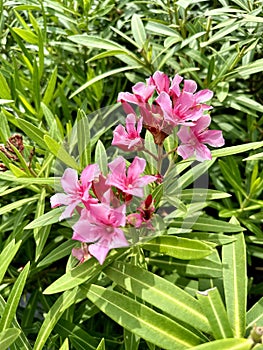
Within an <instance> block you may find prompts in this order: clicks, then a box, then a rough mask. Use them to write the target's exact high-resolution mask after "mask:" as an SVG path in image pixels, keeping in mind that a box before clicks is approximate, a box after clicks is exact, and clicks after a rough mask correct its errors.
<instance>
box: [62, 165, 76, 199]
mask: <svg viewBox="0 0 263 350" xmlns="http://www.w3.org/2000/svg"><path fill="white" fill-rule="evenodd" d="M61 185H62V187H63V190H64V191H65V192H66V193H68V194H74V195H76V194H77V193H78V192H79V190H80V185H79V183H78V173H77V171H76V170H75V169H71V168H67V169H66V170H65V171H64V174H63V176H62V178H61Z"/></svg>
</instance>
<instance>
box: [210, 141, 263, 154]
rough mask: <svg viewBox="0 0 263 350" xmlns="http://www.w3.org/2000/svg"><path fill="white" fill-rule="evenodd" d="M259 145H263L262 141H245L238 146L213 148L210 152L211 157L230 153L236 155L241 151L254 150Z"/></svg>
mask: <svg viewBox="0 0 263 350" xmlns="http://www.w3.org/2000/svg"><path fill="white" fill-rule="evenodd" d="M260 147H263V141H260V142H250V143H245V144H243V145H240V146H232V147H225V148H221V149H217V150H213V151H212V152H211V153H212V156H213V157H226V156H230V155H236V154H238V153H242V152H247V151H251V150H255V149H257V148H260Z"/></svg>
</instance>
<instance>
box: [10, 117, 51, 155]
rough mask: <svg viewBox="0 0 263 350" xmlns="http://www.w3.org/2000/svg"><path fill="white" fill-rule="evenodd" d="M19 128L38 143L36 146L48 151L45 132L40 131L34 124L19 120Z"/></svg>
mask: <svg viewBox="0 0 263 350" xmlns="http://www.w3.org/2000/svg"><path fill="white" fill-rule="evenodd" d="M16 121H17V124H18V127H19V128H20V129H21V130H22V131H23V132H24V133H25V134H26V135H27V136H28V137H29V138H30V139H32V140H33V141H35V142H36V144H37V145H38V146H39V147H41V148H43V149H46V148H47V147H46V144H45V142H44V140H43V139H44V132H43V131H42V130H40V129H39V128H37V127H36V126H35V125H33V124H32V123H30V122H28V121H26V120H23V119H20V118H17V119H16Z"/></svg>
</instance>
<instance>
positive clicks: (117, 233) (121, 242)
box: [110, 228, 129, 248]
mask: <svg viewBox="0 0 263 350" xmlns="http://www.w3.org/2000/svg"><path fill="white" fill-rule="evenodd" d="M128 246H129V243H128V241H127V239H126V237H125V235H124V233H123V231H122V230H121V229H119V228H115V230H114V233H113V234H112V236H111V243H110V248H122V247H128Z"/></svg>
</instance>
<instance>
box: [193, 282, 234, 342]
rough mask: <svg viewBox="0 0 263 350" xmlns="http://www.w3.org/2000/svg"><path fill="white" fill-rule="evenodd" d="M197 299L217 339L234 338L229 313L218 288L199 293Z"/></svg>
mask: <svg viewBox="0 0 263 350" xmlns="http://www.w3.org/2000/svg"><path fill="white" fill-rule="evenodd" d="M197 297H198V299H199V301H200V304H201V306H202V309H203V312H204V315H206V317H207V319H208V321H209V324H210V327H211V329H212V334H213V336H214V338H215V339H222V338H233V332H232V329H231V326H230V324H229V321H228V318H227V313H226V309H225V306H224V304H223V301H222V299H221V296H220V294H219V292H218V290H217V288H212V289H209V290H206V291H204V292H198V293H197Z"/></svg>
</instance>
